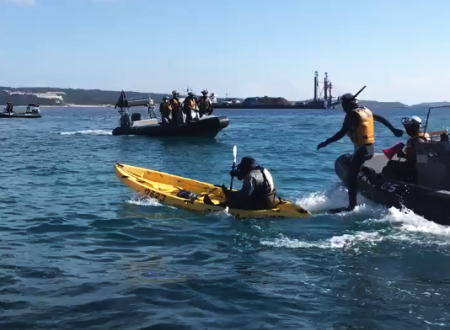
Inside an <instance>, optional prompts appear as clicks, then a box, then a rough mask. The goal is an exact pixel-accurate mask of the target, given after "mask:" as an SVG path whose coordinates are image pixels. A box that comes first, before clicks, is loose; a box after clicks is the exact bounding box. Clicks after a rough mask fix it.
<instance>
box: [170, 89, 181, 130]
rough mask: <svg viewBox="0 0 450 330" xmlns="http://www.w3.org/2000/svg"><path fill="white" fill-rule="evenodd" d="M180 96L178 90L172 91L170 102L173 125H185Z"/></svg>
mask: <svg viewBox="0 0 450 330" xmlns="http://www.w3.org/2000/svg"><path fill="white" fill-rule="evenodd" d="M179 95H180V94H178V92H177V91H176V90H174V91H172V98H171V99H170V100H169V103H170V107H171V108H172V124H174V125H181V124H183V113H182V111H181V102H180V99H179V98H178V96H179Z"/></svg>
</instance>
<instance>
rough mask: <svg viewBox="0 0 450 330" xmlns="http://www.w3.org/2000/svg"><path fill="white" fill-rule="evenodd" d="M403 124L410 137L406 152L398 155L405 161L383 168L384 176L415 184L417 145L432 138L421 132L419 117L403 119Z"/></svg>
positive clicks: (392, 162) (394, 161)
mask: <svg viewBox="0 0 450 330" xmlns="http://www.w3.org/2000/svg"><path fill="white" fill-rule="evenodd" d="M402 123H403V126H404V127H405V131H406V133H407V134H408V135H409V139H408V141H407V142H406V148H405V151H403V150H401V151H400V152H398V153H397V156H398V157H399V158H403V160H402V161H401V160H390V161H389V162H388V163H387V165H386V166H385V167H384V168H383V171H382V174H383V175H384V176H386V177H388V178H391V179H396V180H401V181H407V182H412V183H415V182H416V181H417V169H416V162H417V153H416V149H417V145H418V144H419V143H426V142H428V141H430V136H429V135H428V133H423V132H421V131H420V126H421V124H422V119H420V117H418V116H412V117H411V118H409V117H406V118H403V119H402Z"/></svg>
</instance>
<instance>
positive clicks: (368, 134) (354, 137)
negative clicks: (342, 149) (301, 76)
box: [317, 93, 403, 211]
mask: <svg viewBox="0 0 450 330" xmlns="http://www.w3.org/2000/svg"><path fill="white" fill-rule="evenodd" d="M341 105H342V108H343V110H344V112H345V113H346V115H345V119H344V123H343V124H342V128H341V129H340V130H339V132H337V133H336V134H335V135H333V136H332V137H330V138H329V139H327V140H325V141H323V142H321V143H319V144H318V145H317V150H319V149H321V148H324V147H326V146H327V145H329V144H330V143H333V142H335V141H338V140H340V139H341V138H343V137H344V136H345V135H346V134H347V135H348V136H349V138H350V140H351V141H352V142H353V145H354V152H353V156H352V158H351V164H350V168H349V172H348V174H347V187H348V202H349V203H348V207H347V208H346V209H345V210H346V211H351V210H353V209H354V208H355V206H356V195H357V193H358V183H357V182H358V181H357V178H358V173H359V171H360V170H361V167H362V165H363V164H364V162H365V161H367V160H369V159H370V158H372V157H373V153H374V150H373V144H374V143H375V135H374V126H375V125H374V120H376V121H379V122H380V123H382V124H383V125H385V126H386V127H387V128H389V129H390V130H391V131H392V133H393V134H394V135H395V136H397V137H399V136H402V135H403V131H402V130H401V129H397V128H395V127H394V126H392V124H391V123H390V122H389V121H387V120H386V119H385V118H384V117H382V116H379V115H376V114H374V113H372V111H370V110H369V109H368V108H366V107H362V106H360V105H359V104H358V100H357V99H356V97H355V96H354V95H353V94H351V93H347V94H344V95H342V96H341Z"/></svg>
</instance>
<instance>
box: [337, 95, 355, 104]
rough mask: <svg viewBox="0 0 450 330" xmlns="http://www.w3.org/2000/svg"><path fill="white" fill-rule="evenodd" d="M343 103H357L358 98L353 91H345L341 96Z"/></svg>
mask: <svg viewBox="0 0 450 330" xmlns="http://www.w3.org/2000/svg"><path fill="white" fill-rule="evenodd" d="M341 104H343V105H344V104H345V105H357V104H358V100H357V99H356V97H355V95H353V94H352V93H345V94H344V95H342V96H341Z"/></svg>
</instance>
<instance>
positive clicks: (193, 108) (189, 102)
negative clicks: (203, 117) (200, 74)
mask: <svg viewBox="0 0 450 330" xmlns="http://www.w3.org/2000/svg"><path fill="white" fill-rule="evenodd" d="M197 103H198V102H197V98H196V97H195V95H194V93H193V92H188V96H187V97H186V98H185V99H184V102H183V112H184V114H185V115H186V122H187V123H189V122H191V121H192V120H193V117H192V112H194V113H195V116H194V118H196V119H198V105H197Z"/></svg>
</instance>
